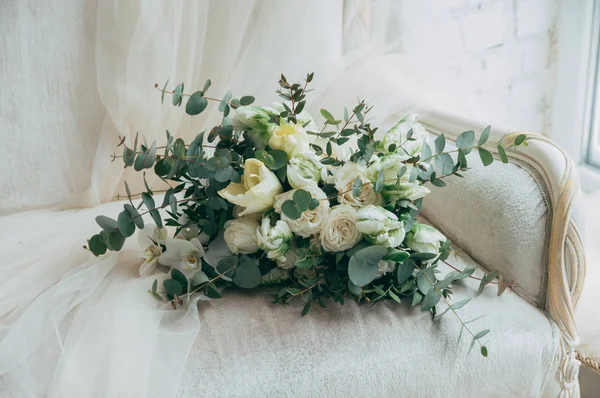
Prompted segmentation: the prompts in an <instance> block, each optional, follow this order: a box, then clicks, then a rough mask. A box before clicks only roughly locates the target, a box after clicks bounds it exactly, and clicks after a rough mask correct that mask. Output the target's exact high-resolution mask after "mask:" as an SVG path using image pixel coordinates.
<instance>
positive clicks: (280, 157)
mask: <svg viewBox="0 0 600 398" xmlns="http://www.w3.org/2000/svg"><path fill="white" fill-rule="evenodd" d="M269 155H271V157H272V159H273V164H272V166H271V167H269V168H270V169H271V170H279V169H281V168H282V167H285V166H286V165H287V162H288V156H287V153H285V151H282V150H279V149H272V150H270V151H269Z"/></svg>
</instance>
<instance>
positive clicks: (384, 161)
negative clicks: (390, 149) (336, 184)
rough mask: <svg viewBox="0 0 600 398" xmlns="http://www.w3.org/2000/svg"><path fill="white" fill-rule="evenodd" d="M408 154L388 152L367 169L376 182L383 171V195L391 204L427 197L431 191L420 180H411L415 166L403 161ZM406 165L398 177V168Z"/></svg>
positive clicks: (372, 179) (371, 178)
mask: <svg viewBox="0 0 600 398" xmlns="http://www.w3.org/2000/svg"><path fill="white" fill-rule="evenodd" d="M406 159H407V157H406V156H402V155H399V154H396V153H388V154H386V155H384V156H382V157H378V158H376V159H375V160H374V161H373V163H371V165H370V166H369V168H368V169H367V173H368V176H369V179H370V180H371V181H372V182H373V183H375V182H376V181H377V177H378V176H379V173H380V172H382V173H383V180H384V183H383V190H382V191H381V194H382V195H383V197H384V199H385V200H386V202H389V203H391V204H395V203H397V202H398V201H399V200H402V199H406V200H410V201H414V200H417V199H420V198H423V197H425V196H426V195H428V194H429V193H430V192H431V191H430V190H429V189H428V188H427V187H424V186H423V185H421V183H420V182H419V181H413V182H410V174H411V171H412V169H413V167H414V166H412V165H409V164H404V163H402V162H403V161H404V160H406ZM403 166H404V167H406V172H405V173H404V174H402V176H401V177H400V179H398V170H400V168H401V167H403Z"/></svg>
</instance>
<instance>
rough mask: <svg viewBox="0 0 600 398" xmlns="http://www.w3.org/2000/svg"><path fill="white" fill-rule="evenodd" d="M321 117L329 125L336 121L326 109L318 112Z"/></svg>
mask: <svg viewBox="0 0 600 398" xmlns="http://www.w3.org/2000/svg"><path fill="white" fill-rule="evenodd" d="M320 113H321V116H323V118H324V119H325V120H326V121H327V123H329V124H336V120H335V118H334V117H333V115H332V114H331V113H330V112H329V111H328V110H327V109H321V110H320Z"/></svg>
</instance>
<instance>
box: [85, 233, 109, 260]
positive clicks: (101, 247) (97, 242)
mask: <svg viewBox="0 0 600 398" xmlns="http://www.w3.org/2000/svg"><path fill="white" fill-rule="evenodd" d="M88 247H89V249H90V251H91V252H92V253H93V254H94V256H96V257H98V256H101V255H103V254H104V253H106V245H105V244H104V240H103V239H102V237H101V236H100V235H98V234H96V235H94V236H92V237H91V238H90V240H89V241H88Z"/></svg>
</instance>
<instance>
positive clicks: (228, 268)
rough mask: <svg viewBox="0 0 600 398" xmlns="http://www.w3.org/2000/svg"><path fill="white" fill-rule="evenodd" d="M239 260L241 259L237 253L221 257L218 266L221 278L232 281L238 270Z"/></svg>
mask: <svg viewBox="0 0 600 398" xmlns="http://www.w3.org/2000/svg"><path fill="white" fill-rule="evenodd" d="M239 261H240V259H239V257H238V256H237V255H235V256H229V257H225V258H223V259H221V260H220V261H219V263H218V264H217V266H216V270H217V272H218V273H219V274H220V275H221V278H222V279H224V280H226V281H230V280H231V277H232V276H233V275H234V274H235V272H236V267H237V266H238V263H239Z"/></svg>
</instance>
